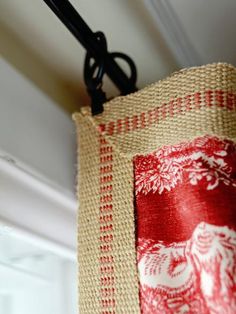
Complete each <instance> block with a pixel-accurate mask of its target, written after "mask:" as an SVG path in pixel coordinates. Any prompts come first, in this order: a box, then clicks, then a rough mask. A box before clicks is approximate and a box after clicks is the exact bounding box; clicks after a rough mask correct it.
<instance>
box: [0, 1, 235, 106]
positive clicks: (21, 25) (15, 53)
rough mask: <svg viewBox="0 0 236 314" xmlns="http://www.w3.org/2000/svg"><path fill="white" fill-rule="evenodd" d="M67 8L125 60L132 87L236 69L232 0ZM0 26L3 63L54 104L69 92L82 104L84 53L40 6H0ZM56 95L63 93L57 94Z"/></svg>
mask: <svg viewBox="0 0 236 314" xmlns="http://www.w3.org/2000/svg"><path fill="white" fill-rule="evenodd" d="M71 3H72V4H73V5H74V6H75V7H76V9H77V10H78V12H79V13H80V14H81V15H82V17H83V18H84V19H85V21H86V22H87V23H88V25H89V26H90V27H91V28H92V30H94V31H97V30H102V31H103V32H104V33H105V34H106V37H107V41H108V45H109V50H110V51H121V52H124V53H126V54H128V55H129V56H131V57H132V58H133V60H134V61H135V63H136V65H137V68H138V86H139V87H140V88H141V87H143V86H145V85H147V84H149V83H151V82H154V81H157V80H159V79H160V78H164V77H165V76H166V75H168V74H170V73H171V72H172V71H174V70H176V69H178V68H180V67H185V66H189V65H198V64H204V63H209V62H214V61H226V62H230V63H234V64H236V53H235V52H236V44H235V42H236V39H235V29H236V19H235V13H236V1H235V0H224V1H222V0H198V1H196V0H135V1H134V0H119V1H115V0H113V1H112V0H99V1H96V2H95V1H94V0H71ZM0 23H1V26H2V29H3V30H4V33H3V31H2V35H4V41H3V44H4V45H5V48H2V49H1V50H2V52H3V55H4V57H5V58H6V59H9V61H10V62H12V63H14V65H15V66H17V67H19V68H20V70H21V71H22V72H25V74H26V75H28V76H29V77H30V79H31V80H33V81H34V82H35V83H36V84H37V85H38V86H39V87H40V88H42V89H45V91H46V93H48V94H49V95H50V96H52V97H54V98H55V99H56V100H57V101H58V102H60V100H61V103H63V101H64V102H66V100H65V99H63V97H64V98H67V102H70V101H72V98H71V99H69V96H68V95H69V94H70V93H71V95H72V94H73V95H74V96H75V98H74V100H75V99H76V102H78V103H79V104H83V103H84V102H87V101H88V99H87V98H86V97H85V95H86V91H85V88H84V85H83V79H82V73H83V70H82V68H83V59H84V50H83V48H82V47H81V46H80V44H79V43H78V42H77V41H76V40H75V39H74V38H73V37H72V35H71V34H70V33H69V32H68V31H67V30H66V28H65V27H64V25H62V23H61V22H60V21H59V20H58V19H57V18H56V17H55V16H54V14H53V13H52V12H51V11H50V9H49V8H48V7H47V6H46V5H45V3H44V2H43V0H33V1H32V0H1V1H0ZM11 47H12V49H11ZM24 51H25V53H24ZM32 56H33V57H34V58H33V57H32ZM39 76H41V79H39ZM55 82H56V83H55ZM63 88H65V90H66V89H67V91H69V92H68V93H67V94H63V95H62V89H63ZM59 89H60V90H59ZM105 89H106V91H109V95H112V94H115V93H116V91H115V90H114V89H113V88H112V85H111V84H108V83H106V84H105ZM58 90H59V91H58ZM56 94H57V97H56ZM58 95H59V96H58Z"/></svg>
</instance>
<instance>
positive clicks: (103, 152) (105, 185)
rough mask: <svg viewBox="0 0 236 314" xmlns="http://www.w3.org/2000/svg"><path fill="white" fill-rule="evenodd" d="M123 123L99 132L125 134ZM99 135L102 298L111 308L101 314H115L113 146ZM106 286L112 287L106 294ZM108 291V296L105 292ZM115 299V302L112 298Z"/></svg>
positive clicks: (119, 121) (103, 305) (128, 127)
mask: <svg viewBox="0 0 236 314" xmlns="http://www.w3.org/2000/svg"><path fill="white" fill-rule="evenodd" d="M122 123H123V122H122V120H117V121H116V122H114V121H110V122H109V123H108V124H107V125H105V124H101V125H99V127H98V130H99V131H100V132H101V133H103V132H106V134H108V135H113V134H114V132H115V129H116V127H117V129H116V131H117V132H121V130H122ZM125 125H126V131H127V132H128V131H130V122H129V118H127V119H126V124H125ZM101 133H100V135H99V144H100V147H99V152H100V169H99V172H100V207H99V210H100V216H99V224H100V227H99V230H100V236H99V240H100V258H99V262H100V284H101V286H100V294H101V306H102V308H109V310H106V311H103V310H102V311H101V314H115V310H114V308H115V298H114V297H115V287H114V286H115V276H114V275H113V274H114V258H113V256H112V251H113V215H112V212H113V205H112V200H113V194H112V192H113V186H112V181H113V176H112V162H113V155H112V152H113V149H112V146H110V145H109V143H108V142H107V141H106V140H105V139H104V136H103V134H101ZM104 286H108V287H109V288H106V290H104ZM104 291H105V292H104ZM111 297H112V298H111Z"/></svg>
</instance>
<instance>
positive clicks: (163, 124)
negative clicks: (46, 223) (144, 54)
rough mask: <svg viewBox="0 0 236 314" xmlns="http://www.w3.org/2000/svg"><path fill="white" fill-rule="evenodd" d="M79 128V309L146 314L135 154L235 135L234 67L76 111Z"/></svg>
mask: <svg viewBox="0 0 236 314" xmlns="http://www.w3.org/2000/svg"><path fill="white" fill-rule="evenodd" d="M74 120H75V121H76V125H77V129H78V145H79V153H78V200H79V204H80V207H79V215H78V262H79V308H80V313H82V314H83V313H91V314H92V313H99V314H116V313H117V314H118V313H124V314H128V313H140V306H139V283H138V273H137V263H136V250H135V214H134V204H133V203H134V199H133V189H134V188H133V163H132V161H133V157H134V156H136V155H137V154H146V153H150V152H152V151H153V150H155V149H157V148H158V147H161V146H163V145H167V144H176V143H180V142H183V141H186V140H192V139H193V138H196V137H197V136H203V135H206V134H208V135H217V136H218V137H222V138H227V139H231V140H233V141H235V140H236V69H235V68H234V67H233V66H231V65H228V64H222V63H218V64H211V65H206V66H202V67H196V68H190V69H186V70H182V71H180V72H177V73H174V74H173V75H172V76H170V77H169V78H167V79H165V80H163V81H159V82H158V83H155V84H153V85H151V86H149V87H147V88H145V89H143V90H141V91H138V92H136V93H134V94H131V95H128V96H125V97H117V98H116V99H114V100H112V101H110V102H107V103H106V104H105V110H104V112H103V113H102V114H101V115H98V116H95V117H92V116H91V112H90V108H89V107H84V108H82V110H81V113H77V114H74Z"/></svg>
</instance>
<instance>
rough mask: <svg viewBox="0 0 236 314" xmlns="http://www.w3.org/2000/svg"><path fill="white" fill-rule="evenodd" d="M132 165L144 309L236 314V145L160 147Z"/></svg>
mask: <svg viewBox="0 0 236 314" xmlns="http://www.w3.org/2000/svg"><path fill="white" fill-rule="evenodd" d="M134 170H135V194H136V211H137V237H138V240H137V259H138V270H139V279H140V304H141V311H142V313H143V314H154V313H155V314H176V313H177V314H178V313H179V314H182V313H186V314H187V313H189V314H195V313H196V314H197V313H201V314H213V313H214V314H216V313H219V314H233V313H236V145H235V143H234V142H232V141H230V140H222V139H219V138H217V137H213V136H203V137H199V138H196V139H195V140H193V141H191V142H185V143H181V144H178V145H172V146H165V147H162V148H160V149H158V150H157V151H155V152H153V153H151V154H149V155H145V156H136V157H135V159H134Z"/></svg>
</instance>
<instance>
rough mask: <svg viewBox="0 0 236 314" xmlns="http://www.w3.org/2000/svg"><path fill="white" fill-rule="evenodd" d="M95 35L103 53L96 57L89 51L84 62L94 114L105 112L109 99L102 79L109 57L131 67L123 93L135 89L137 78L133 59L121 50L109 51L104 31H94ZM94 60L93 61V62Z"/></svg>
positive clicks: (86, 81) (85, 78)
mask: <svg viewBox="0 0 236 314" xmlns="http://www.w3.org/2000/svg"><path fill="white" fill-rule="evenodd" d="M94 35H95V38H96V40H97V41H98V42H99V45H100V46H101V50H100V51H101V53H100V54H99V55H98V56H96V58H95V56H92V55H91V54H90V53H89V52H87V53H86V56H85V63H84V81H85V84H86V86H87V91H88V93H89V95H90V97H91V100H92V104H91V107H92V114H93V115H95V114H98V113H101V112H103V103H104V102H106V100H107V99H106V94H105V93H104V92H103V90H102V85H103V81H102V80H103V77H104V74H105V73H106V61H107V58H112V59H113V60H114V59H121V60H124V61H125V62H127V64H128V65H129V67H130V77H129V78H128V84H127V86H126V90H124V91H122V93H121V94H122V95H126V94H127V91H128V92H133V91H135V90H136V89H134V86H135V84H136V80H137V70H136V66H135V64H134V62H133V60H132V59H131V58H130V57H129V56H127V55H126V54H124V53H121V52H112V53H108V51H107V42H106V38H105V35H104V34H103V33H102V32H97V33H94ZM92 60H93V63H91V61H92Z"/></svg>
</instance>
